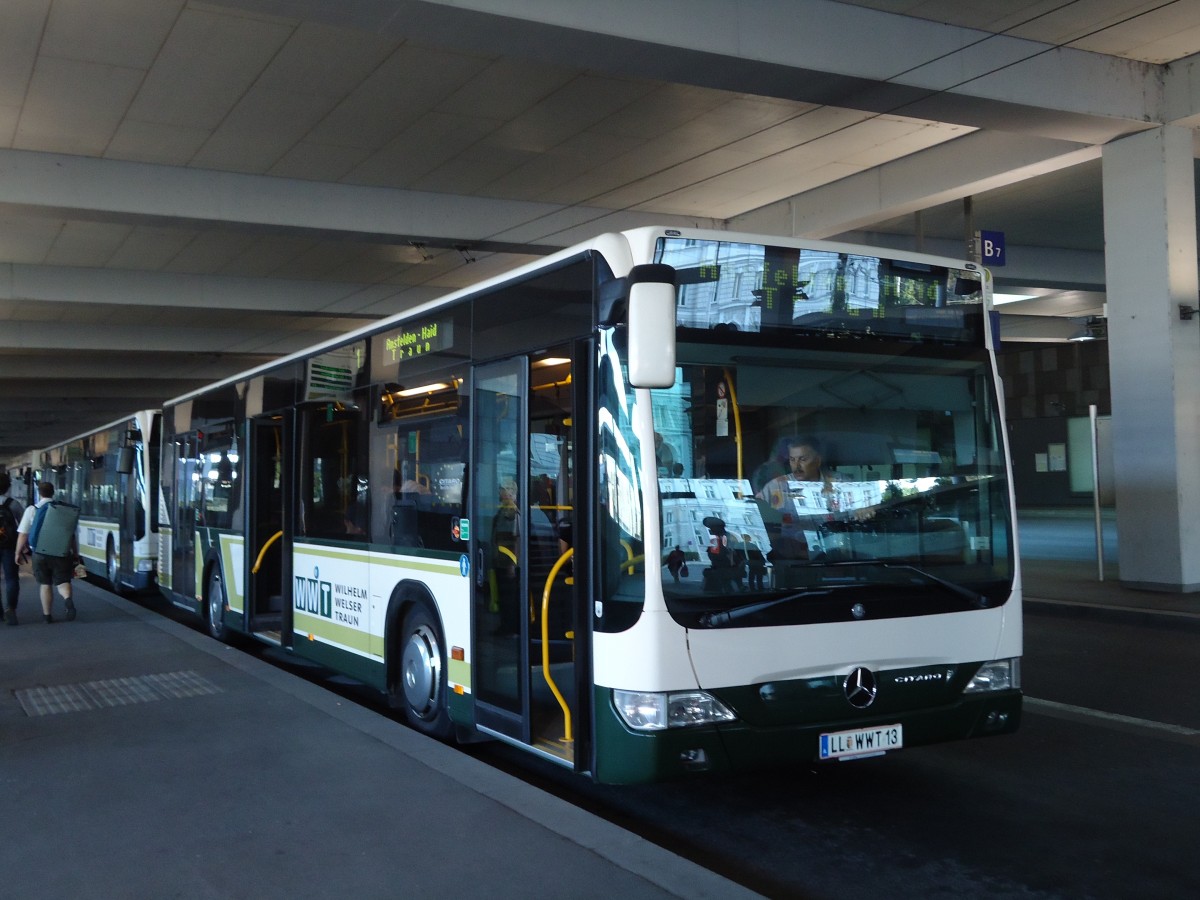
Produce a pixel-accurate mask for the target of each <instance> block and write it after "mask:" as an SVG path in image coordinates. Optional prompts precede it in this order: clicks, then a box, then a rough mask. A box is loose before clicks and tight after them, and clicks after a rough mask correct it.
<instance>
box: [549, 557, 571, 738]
mask: <svg viewBox="0 0 1200 900" xmlns="http://www.w3.org/2000/svg"><path fill="white" fill-rule="evenodd" d="M574 552H575V548H574V547H571V548H569V549H568V550H567V551H566V552H565V553H563V555H562V556H560V557H559V558H558V561H557V562H556V563H555V564H554V565H553V566H552V567H551V569H550V574H549V575H547V576H546V587H545V588H544V589H543V590H542V676H543V677H544V678H545V679H546V684H548V685H550V692H551V693H552V694H554V699H556V700H557V701H558V705H559V706H561V707H562V711H563V723H564V724H563V740H564V741H568V742H574V740H575V739H574V738H573V737H572V736H571V708H570V707H569V706H567V701H566V700H564V699H563V695H562V693H561V692H560V691H559V689H558V685H557V684H555V683H554V679H553V678H552V677H551V676H550V616H549V612H550V587H551V585H553V584H554V576H556V575H557V574H558V572H559V569H561V568H562V567H563V566H564V565H565V564H566V562H567V560H568V559H570V558H571V555H572V554H573V553H574Z"/></svg>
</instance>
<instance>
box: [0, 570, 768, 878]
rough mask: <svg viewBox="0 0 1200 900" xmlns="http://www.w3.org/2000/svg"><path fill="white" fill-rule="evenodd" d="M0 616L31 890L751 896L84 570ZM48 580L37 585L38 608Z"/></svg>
mask: <svg viewBox="0 0 1200 900" xmlns="http://www.w3.org/2000/svg"><path fill="white" fill-rule="evenodd" d="M21 582H22V584H21V596H20V604H19V608H18V613H19V620H20V624H19V625H18V626H17V627H3V626H0V683H2V684H3V688H4V689H3V693H2V696H0V804H3V809H4V834H3V836H2V837H0V882H2V883H3V885H4V888H3V894H4V896H5V897H6V898H8V900H18V898H37V900H43V898H47V897H123V898H124V897H145V898H151V897H153V898H159V897H184V898H230V897H254V898H274V897H288V898H297V897H329V896H343V897H363V898H376V897H378V898H393V897H418V896H426V897H434V896H446V897H462V896H472V897H495V898H508V897H512V898H518V897H519V898H526V897H530V896H544V897H572V898H587V897H595V898H604V900H609V898H611V897H614V896H618V897H622V898H643V897H645V898H660V897H663V898H666V897H687V898H707V897H711V898H722V900H724V898H736V897H751V896H757V895H755V894H753V893H751V892H750V891H747V890H746V889H744V888H742V887H740V886H738V885H736V884H734V883H733V882H730V881H728V880H726V879H725V878H723V877H721V876H719V875H715V874H713V873H711V872H708V871H706V870H705V869H703V868H702V867H700V866H698V865H695V864H694V863H691V862H689V861H687V860H684V859H682V858H680V857H678V856H676V855H674V854H672V853H670V852H668V851H666V850H664V849H662V848H660V847H658V846H656V845H654V844H652V843H650V842H648V841H645V840H642V839H641V838H639V837H636V836H634V835H632V834H630V833H629V832H627V831H624V830H622V829H621V828H619V827H617V826H615V825H612V824H610V823H608V822H606V821H604V820H602V819H600V818H597V817H595V816H593V815H591V814H589V813H587V812H584V811H582V810H580V809H577V808H575V807H573V806H571V805H570V804H568V803H566V802H564V801H562V800H559V799H557V798H555V797H553V796H551V795H549V794H547V793H545V792H543V791H541V790H539V789H538V788H535V787H532V786H529V785H526V784H524V783H523V782H521V781H519V780H518V779H516V778H514V777H512V776H509V775H507V774H504V773H501V772H499V771H497V770H495V769H493V768H491V767H489V766H487V765H485V764H484V763H482V762H480V761H478V760H476V759H474V758H472V757H471V756H470V755H469V754H468V753H465V752H463V751H461V750H459V749H456V748H454V747H450V746H446V745H443V744H440V743H438V742H436V741H433V740H431V739H428V738H426V737H424V736H422V735H420V734H418V733H416V732H414V731H412V730H411V729H409V728H407V727H406V726H404V725H402V724H400V723H399V722H396V721H394V720H392V719H390V718H388V717H387V716H386V715H383V714H381V713H380V712H378V711H373V710H371V709H368V708H366V707H363V706H360V705H358V704H356V703H354V702H352V701H350V700H346V699H344V698H343V697H341V696H340V695H338V694H336V693H334V692H332V691H329V690H327V689H325V688H323V687H321V686H320V685H317V684H314V683H311V682H310V681H308V680H306V679H304V678H302V677H299V676H298V675H296V674H294V673H292V672H289V671H287V670H286V669H284V668H281V667H276V666H273V665H271V664H269V663H268V662H265V661H263V660H260V659H258V658H257V657H255V656H253V655H251V654H248V653H245V652H242V651H240V650H237V649H234V648H232V647H228V646H225V645H222V644H220V643H218V642H217V641H214V640H212V639H211V638H208V637H206V636H205V635H203V634H201V633H200V632H199V631H198V630H195V629H192V628H189V627H187V626H186V625H184V624H181V623H179V622H176V621H174V620H173V619H171V618H170V617H169V616H165V615H162V614H161V613H158V612H154V611H151V610H150V609H147V608H145V607H143V606H142V605H139V604H137V603H134V602H130V601H128V600H125V599H122V598H120V597H118V596H116V595H115V594H111V593H109V592H107V591H105V590H103V589H101V588H98V587H95V586H93V585H90V584H87V583H85V582H81V581H77V582H75V603H76V606H77V608H78V611H79V613H78V618H77V619H76V620H75V621H73V622H64V621H61V619H58V620H57V621H56V622H55V623H53V624H49V625H48V624H46V623H45V622H44V621H43V620H42V615H41V608H40V606H39V604H38V601H37V588H36V586H35V585H34V584H33V582H32V580H31V578H30V577H29V573H28V568H27V567H25V569H24V571H23V575H22V579H21ZM61 604H62V601H61V600H60V599H57V598H56V601H55V607H56V612H59V613H61V609H62V606H61Z"/></svg>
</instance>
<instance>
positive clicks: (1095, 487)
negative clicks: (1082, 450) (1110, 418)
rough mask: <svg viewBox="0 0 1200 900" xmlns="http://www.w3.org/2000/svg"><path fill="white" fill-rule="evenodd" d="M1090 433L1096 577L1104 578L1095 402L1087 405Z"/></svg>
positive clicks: (1102, 525)
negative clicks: (1094, 513) (1094, 511)
mask: <svg viewBox="0 0 1200 900" xmlns="http://www.w3.org/2000/svg"><path fill="white" fill-rule="evenodd" d="M1088 421H1089V422H1090V423H1091V434H1092V505H1093V506H1094V507H1095V510H1096V577H1097V578H1098V579H1099V580H1100V581H1103V580H1104V523H1103V522H1102V521H1101V519H1100V438H1099V436H1098V435H1097V433H1096V404H1094V403H1093V404H1091V405H1090V406H1089V407H1088Z"/></svg>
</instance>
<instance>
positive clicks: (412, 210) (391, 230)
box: [0, 149, 711, 254]
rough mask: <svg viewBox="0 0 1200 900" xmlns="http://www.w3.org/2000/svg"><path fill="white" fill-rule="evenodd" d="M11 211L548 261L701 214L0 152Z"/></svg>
mask: <svg viewBox="0 0 1200 900" xmlns="http://www.w3.org/2000/svg"><path fill="white" fill-rule="evenodd" d="M3 206H8V207H11V208H13V209H16V210H22V211H29V212H35V213H36V212H41V213H43V214H49V215H55V216H62V217H67V218H76V219H82V220H101V221H108V222H113V221H116V222H129V223H141V224H146V223H155V224H164V225H174V226H186V227H189V228H211V227H214V226H220V227H222V228H228V229H235V230H236V229H238V228H242V229H245V230H247V231H249V232H253V233H271V234H289V235H298V236H305V237H310V238H329V237H336V238H337V239H339V240H348V239H350V240H362V241H371V242H375V243H382V244H409V243H412V242H419V243H421V244H424V245H426V246H430V247H441V248H446V247H454V246H458V245H465V246H468V247H470V248H471V249H472V250H478V251H489V252H503V253H522V254H546V253H550V252H553V251H554V250H558V249H561V248H562V247H565V246H569V245H570V244H572V243H575V242H577V241H579V240H582V239H583V237H585V236H591V235H592V234H594V233H596V232H597V231H604V230H619V229H624V228H634V227H638V226H641V225H651V224H658V225H663V224H665V225H672V224H678V225H693V224H697V223H698V220H697V219H696V218H694V217H692V218H689V217H680V216H662V215H651V214H647V213H638V212H625V211H613V210H607V209H598V208H593V207H584V206H571V207H567V206H563V205H561V204H552V203H532V202H524V201H516V200H493V199H487V198H482V197H463V196H454V195H449V194H434V193H429V192H425V191H404V190H397V189H395V188H379V187H367V186H363V185H350V184H331V183H328V182H313V181H302V180H300V179H294V178H277V177H272V176H268V175H244V174H241V173H237V172H215V171H210V170H205V169H190V168H183V167H179V166H162V165H155V164H152V163H140V162H128V161H125V160H114V159H94V158H91V157H83V156H70V155H66V154H61V153H38V152H33V151H26V150H5V149H0V207H3ZM703 224H711V223H707V222H705V223H703Z"/></svg>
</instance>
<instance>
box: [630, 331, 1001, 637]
mask: <svg viewBox="0 0 1200 900" xmlns="http://www.w3.org/2000/svg"><path fill="white" fill-rule="evenodd" d="M678 361H679V363H680V365H679V366H678V368H677V377H676V383H675V385H674V386H673V387H672V388H669V389H665V390H657V391H654V392H652V396H653V409H654V423H655V436H654V439H655V445H656V457H657V465H658V484H659V493H660V500H661V504H662V517H663V548H662V552H663V560H664V568H663V572H662V575H663V590H664V594H665V595H666V598H667V602H668V607H669V608H670V609H671V612H672V614H673V615H674V616H675V618H676V619H677V621H679V622H680V623H681V624H685V625H687V626H689V627H734V626H737V625H764V624H795V623H802V622H814V621H830V620H836V619H840V618H845V617H849V616H852V615H853V610H854V609H855V608H856V606H855V604H856V603H857V602H858V601H860V600H865V599H867V598H870V599H871V600H872V601H878V600H879V599H880V598H885V599H886V600H887V602H886V603H884V604H880V603H878V602H873V604H872V605H871V607H870V608H871V610H872V615H876V616H878V615H886V616H912V615H922V614H927V613H934V612H947V611H956V610H964V609H972V608H981V607H986V606H993V605H999V604H1001V603H1003V602H1005V600H1006V599H1007V597H1008V594H1009V591H1010V589H1011V584H1012V541H1011V535H1010V531H1011V523H1010V522H1009V521H1008V486H1007V479H1006V475H1005V473H1006V467H1005V463H1004V453H1003V445H1002V443H1001V434H1000V431H999V429H1000V427H1001V421H1000V416H999V412H998V409H997V407H996V402H995V396H994V394H993V388H992V384H993V381H992V377H991V367H990V363H989V361H988V358H987V355H986V353H985V352H984V351H982V350H974V351H966V350H960V351H958V352H950V353H946V352H942V353H932V354H931V353H919V354H914V353H912V352H911V348H908V350H907V351H906V350H905V348H903V347H897V346H896V345H894V344H891V343H888V342H883V343H880V344H879V345H877V346H873V347H871V348H869V349H864V350H861V351H860V350H857V349H855V350H850V349H842V348H840V347H839V348H838V349H837V350H828V349H826V350H811V351H808V352H804V353H797V352H795V351H794V350H788V349H785V348H779V347H776V348H771V347H763V346H762V345H761V341H760V342H757V343H755V344H754V346H753V349H751V346H750V345H749V344H747V345H746V346H744V347H743V346H738V345H736V344H722V345H718V344H715V343H711V342H707V341H706V342H703V343H700V342H694V343H685V342H681V343H680V344H679V348H678ZM774 600H779V601H780V602H778V603H775V602H772V601H774ZM764 601H766V602H764ZM721 613H729V615H718V614H721Z"/></svg>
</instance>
